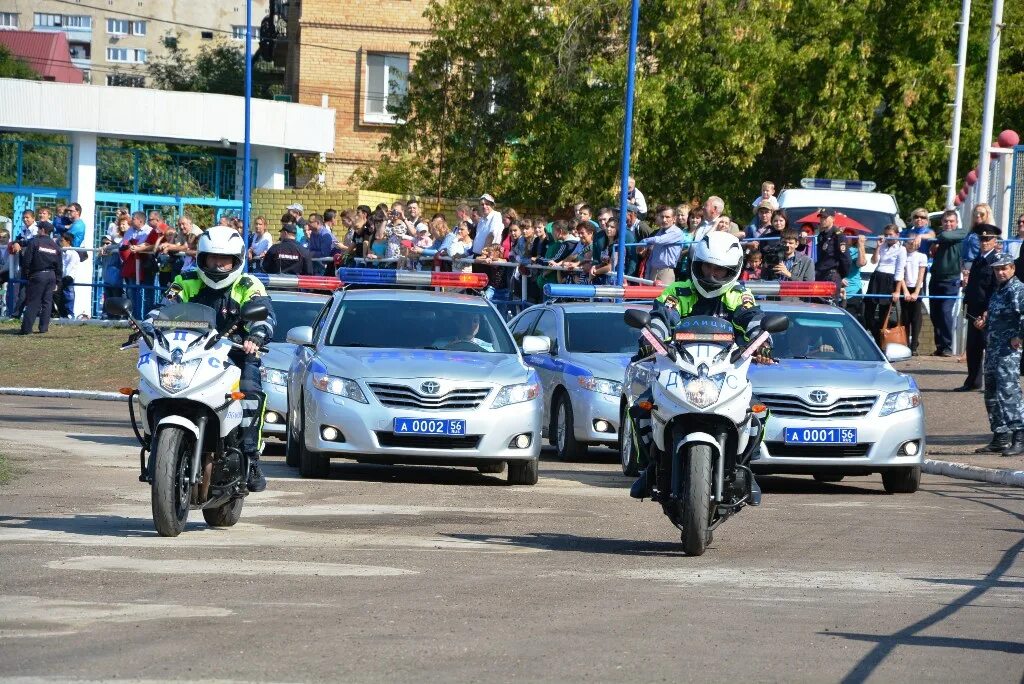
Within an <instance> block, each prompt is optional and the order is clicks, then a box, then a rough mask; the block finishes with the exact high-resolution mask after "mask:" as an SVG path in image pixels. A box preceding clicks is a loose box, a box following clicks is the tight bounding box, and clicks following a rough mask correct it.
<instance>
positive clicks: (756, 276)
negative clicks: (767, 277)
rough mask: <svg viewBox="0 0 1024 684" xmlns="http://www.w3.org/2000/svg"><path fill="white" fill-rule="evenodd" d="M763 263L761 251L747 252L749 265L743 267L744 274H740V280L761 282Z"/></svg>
mask: <svg viewBox="0 0 1024 684" xmlns="http://www.w3.org/2000/svg"><path fill="white" fill-rule="evenodd" d="M762 262H763V258H762V257H761V251H760V250H758V249H752V250H750V251H749V252H747V264H746V266H744V267H743V272H742V273H740V280H761V264H762Z"/></svg>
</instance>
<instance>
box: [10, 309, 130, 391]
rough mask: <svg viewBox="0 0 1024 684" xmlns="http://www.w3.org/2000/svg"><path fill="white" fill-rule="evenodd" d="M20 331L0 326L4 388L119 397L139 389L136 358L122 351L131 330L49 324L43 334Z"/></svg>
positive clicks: (12, 325) (13, 325)
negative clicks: (124, 391) (95, 392)
mask: <svg viewBox="0 0 1024 684" xmlns="http://www.w3.org/2000/svg"><path fill="white" fill-rule="evenodd" d="M19 326H20V323H19V322H18V321H6V322H2V323H0V387H51V388H56V389H77V390H100V391H104V392H116V391H117V388H118V387H129V386H130V387H134V386H135V383H136V381H137V376H136V373H135V365H136V363H137V362H138V359H139V357H138V353H137V351H136V350H135V349H131V350H127V351H120V350H119V349H118V347H120V346H121V344H122V343H123V342H124V341H125V340H127V339H128V335H129V333H130V331H129V330H128V329H126V328H99V327H93V326H86V325H51V326H50V330H49V332H47V333H46V334H45V335H25V336H19V335H18V330H19V329H20V327H19Z"/></svg>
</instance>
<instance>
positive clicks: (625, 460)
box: [619, 405, 640, 477]
mask: <svg viewBox="0 0 1024 684" xmlns="http://www.w3.org/2000/svg"><path fill="white" fill-rule="evenodd" d="M639 457H640V454H639V452H637V443H636V435H634V434H633V423H632V421H631V420H630V418H629V407H628V406H625V405H623V407H622V410H621V411H619V465H620V466H622V474H623V475H625V476H626V477H636V476H637V475H639V474H640V462H639V460H638V459H639Z"/></svg>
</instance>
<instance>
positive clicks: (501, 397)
mask: <svg viewBox="0 0 1024 684" xmlns="http://www.w3.org/2000/svg"><path fill="white" fill-rule="evenodd" d="M539 396H540V383H539V382H524V383H523V384H521V385H505V386H504V387H502V388H501V389H500V390H498V396H496V397H494V403H493V404H491V408H501V407H502V406H508V405H509V404H520V403H522V402H524V401H530V400H532V399H536V398H537V397H539Z"/></svg>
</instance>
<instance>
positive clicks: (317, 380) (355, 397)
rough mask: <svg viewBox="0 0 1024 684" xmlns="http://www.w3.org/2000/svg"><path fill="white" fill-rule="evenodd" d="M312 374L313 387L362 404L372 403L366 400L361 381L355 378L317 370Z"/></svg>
mask: <svg viewBox="0 0 1024 684" xmlns="http://www.w3.org/2000/svg"><path fill="white" fill-rule="evenodd" d="M311 375H312V377H313V387H316V388H317V389H318V390H320V391H321V392H327V393H328V394H334V395H337V396H339V397H345V398H346V399H351V400H352V401H358V402H359V403H360V404H369V403H370V402H368V401H367V400H366V395H365V394H363V390H362V389H360V388H359V383H357V382H356V381H355V380H352V379H350V378H340V377H338V376H336V375H327V374H326V373H318V372H316V371H313V372H312V374H311Z"/></svg>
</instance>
